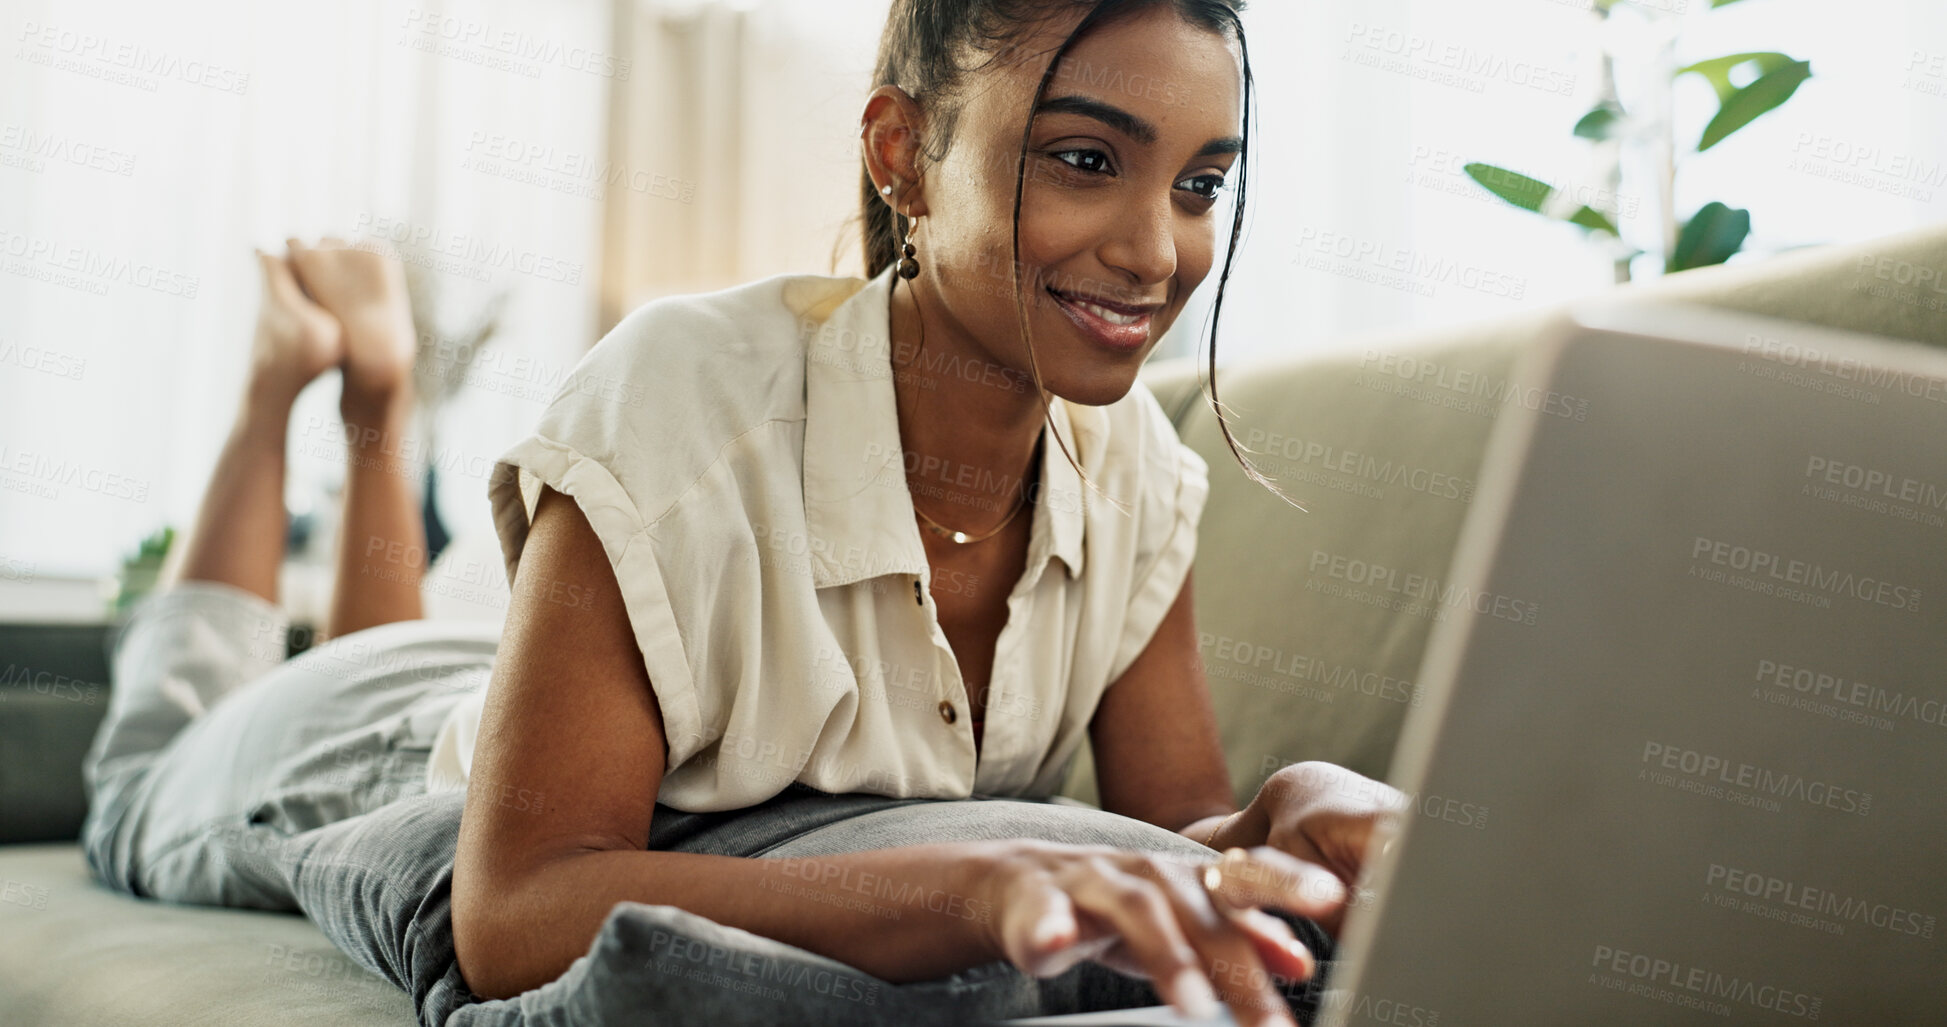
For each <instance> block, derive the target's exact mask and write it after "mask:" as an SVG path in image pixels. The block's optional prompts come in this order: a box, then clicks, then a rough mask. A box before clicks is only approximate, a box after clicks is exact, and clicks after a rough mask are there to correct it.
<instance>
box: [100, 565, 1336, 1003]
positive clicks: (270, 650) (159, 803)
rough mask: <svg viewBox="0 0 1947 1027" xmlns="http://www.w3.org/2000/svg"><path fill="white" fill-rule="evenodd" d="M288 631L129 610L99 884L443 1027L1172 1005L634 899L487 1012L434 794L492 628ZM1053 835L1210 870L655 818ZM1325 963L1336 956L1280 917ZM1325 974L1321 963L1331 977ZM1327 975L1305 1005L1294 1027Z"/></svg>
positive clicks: (861, 813)
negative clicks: (1112, 856)
mask: <svg viewBox="0 0 1947 1027" xmlns="http://www.w3.org/2000/svg"><path fill="white" fill-rule="evenodd" d="M285 630H286V621H285V619H284V617H283V616H282V615H281V614H280V613H279V612H278V611H277V610H276V609H275V608H274V607H272V606H271V605H269V604H267V603H265V602H264V601H263V600H261V599H259V598H258V597H256V596H254V595H251V594H249V593H246V592H243V591H241V590H239V589H235V588H231V587H229V586H225V585H217V584H211V583H204V582H188V583H184V584H182V585H179V586H177V587H175V588H173V589H170V590H169V591H167V592H164V593H162V594H160V595H156V596H153V597H150V598H149V599H148V600H146V601H144V602H143V603H142V604H141V605H139V606H138V607H137V609H136V610H135V612H134V614H133V615H132V616H131V617H130V620H129V622H128V624H127V625H126V626H125V627H124V628H123V631H122V634H121V637H120V638H119V639H118V641H117V645H116V651H115V657H114V668H113V674H114V688H113V692H112V694H111V697H110V701H109V709H108V714H107V717H106V719H105V720H104V721H103V723H102V725H101V728H100V730H99V732H98V734H97V735H96V737H95V740H94V745H93V747H92V748H91V749H90V751H89V754H88V758H87V763H86V766H85V767H84V773H85V778H86V782H87V787H88V790H89V796H90V805H89V812H88V818H87V820H86V822H85V823H84V824H83V826H82V839H81V840H82V845H83V847H84V850H85V852H86V854H87V858H88V863H89V866H90V867H91V868H92V869H93V871H94V873H95V874H96V875H97V876H98V877H99V878H100V879H101V880H102V881H103V882H104V883H106V884H108V885H109V886H111V887H114V888H117V889H119V890H122V891H125V892H128V893H129V894H132V895H137V896H146V897H152V898H156V899H162V900H167V901H173V902H185V903H198V904H205V905H221V906H239V907H252V908H259V909H272V910H289V911H300V912H303V913H304V914H305V915H307V916H309V917H310V918H311V920H312V921H313V922H314V923H316V924H317V926H318V927H319V929H320V930H322V931H323V932H324V933H325V934H326V935H327V936H328V937H330V939H331V940H332V942H333V943H334V944H336V945H337V946H338V947H339V948H340V949H342V950H343V951H344V952H345V953H346V954H347V955H348V956H350V957H351V958H352V959H353V960H355V961H356V962H358V963H359V964H361V965H363V966H365V967H366V968H368V969H370V970H372V971H373V972H375V973H378V974H380V975H382V976H384V977H385V978H386V979H387V980H390V981H391V982H392V983H393V984H395V985H397V986H398V987H400V988H401V989H403V990H405V991H406V992H407V993H408V994H410V995H411V996H412V999H413V1003H414V1006H415V1008H416V1009H417V1011H418V1016H419V1021H420V1022H421V1023H422V1024H425V1025H427V1027H442V1025H444V1027H470V1025H483V1027H484V1025H492V1027H530V1025H543V1024H550V1025H551V1024H564V1025H565V1024H578V1025H580V1024H610V1023H613V1024H621V1023H642V1022H655V1021H659V1020H662V1019H665V1018H667V1019H670V1020H672V1021H675V1022H695V1023H711V1024H727V1025H745V1024H750V1025H756V1024H775V1023H791V1024H806V1025H825V1024H829V1025H834V1027H836V1025H840V1024H862V1023H864V1024H873V1023H884V1024H895V1023H896V1024H900V1025H902V1027H927V1025H933V1024H957V1023H990V1022H993V1021H996V1020H1000V1019H1005V1018H1010V1017H1017V1016H1032V1015H1047V1014H1053V1013H1066V1012H1080V1011H1087V1010H1097V1009H1116V1008H1125V1007H1130V1006H1141V1005H1150V1004H1154V1003H1155V1002H1156V1001H1157V997H1156V993H1155V991H1154V990H1153V989H1152V988H1150V986H1149V985H1148V984H1147V983H1146V982H1143V981H1139V980H1135V979H1133V978H1129V977H1125V976H1123V975H1121V974H1117V973H1115V972H1113V971H1110V970H1108V969H1106V968H1103V967H1101V966H1099V965H1097V964H1093V963H1084V964H1082V965H1080V966H1077V967H1075V968H1074V969H1072V970H1070V971H1068V972H1067V973H1065V974H1062V975H1061V976H1059V977H1054V978H1049V979H1045V980H1042V979H1036V978H1032V977H1029V976H1026V975H1024V974H1022V973H1020V972H1019V971H1017V970H1015V969H1014V968H1013V967H1012V966H1011V965H1009V964H1007V963H1005V962H996V963H990V964H986V965H983V966H977V967H973V968H970V969H968V970H965V971H963V972H960V973H957V974H953V975H951V976H949V977H946V978H943V979H940V980H937V981H926V982H920V983H913V984H900V985H895V984H891V983H888V982H885V981H882V980H879V979H877V978H874V977H872V976H870V975H868V974H865V973H863V972H861V971H859V970H856V969H854V968H852V967H850V966H847V965H846V964H843V963H840V962H837V961H835V960H831V959H827V958H825V957H823V956H820V955H817V954H815V953H812V952H808V951H806V950H804V949H800V948H797V947H795V946H792V945H786V944H783V943H781V942H777V941H773V940H771V939H769V938H764V937H760V936H757V935H753V934H750V933H748V932H745V931H741V930H736V929H734V928H729V927H725V926H723V925H721V924H717V923H715V922H713V921H710V920H707V919H704V918H703V917H700V916H696V915H694V914H691V913H687V912H684V911H683V910H681V909H678V908H676V907H673V906H657V905H647V904H643V903H636V902H623V903H618V904H617V905H616V906H615V908H614V909H613V910H611V911H610V913H609V916H608V919H607V920H606V921H605V922H604V923H603V925H602V928H601V931H600V933H599V934H598V935H597V936H596V937H595V938H594V940H593V943H592V944H591V945H590V947H589V950H588V953H587V954H586V955H584V956H582V957H581V958H579V959H577V960H576V961H575V962H574V964H573V965H571V966H570V967H569V969H568V970H567V971H566V972H565V973H564V974H563V975H562V976H561V977H560V978H559V979H557V980H555V981H554V982H552V983H550V984H547V985H544V986H542V987H539V988H536V989H534V990H532V991H529V992H527V993H525V994H523V995H519V996H516V997H514V998H511V999H504V1000H486V999H481V998H480V997H478V996H476V995H474V994H473V993H471V992H470V991H468V990H467V987H466V984H465V982H464V980H463V979H462V978H461V976H460V972H459V968H458V966H457V964H456V962H455V960H454V955H453V937H452V929H451V889H452V872H453V854H454V851H455V843H456V840H457V838H458V835H459V826H460V813H461V810H462V808H463V806H464V804H465V793H464V792H443V793H435V794H428V793H427V792H426V789H425V783H424V778H425V768H426V759H427V756H428V754H429V752H430V749H431V746H432V741H433V738H434V736H435V734H436V732H437V730H438V727H439V724H440V722H441V720H442V719H443V717H444V715H445V713H446V711H447V710H448V709H449V708H450V707H451V706H452V704H453V703H454V702H457V701H458V700H459V699H461V698H462V697H464V696H465V695H467V694H469V693H470V692H472V691H474V690H477V689H480V688H484V687H485V686H486V681H487V677H488V671H489V668H490V667H491V663H492V659H493V653H494V648H495V643H496V641H497V637H498V629H497V627H494V626H491V625H476V624H467V623H450V622H431V621H409V622H403V623H399V624H388V625H384V626H381V627H376V628H371V629H369V630H366V631H360V632H356V633H354V634H351V635H346V636H343V637H341V638H338V639H334V640H332V641H330V642H327V643H325V644H323V645H321V646H318V647H317V648H315V649H312V650H309V651H307V652H305V653H303V654H300V655H299V656H298V657H297V658H295V659H292V660H289V661H286V660H284V659H283V655H284V637H285ZM997 838H1039V839H1045V840H1049V841H1061V842H1072V843H1078V844H1102V845H1113V846H1116V847H1119V848H1127V849H1142V850H1149V851H1159V852H1164V853H1171V854H1176V855H1178V856H1181V857H1184V858H1192V859H1203V858H1209V857H1210V856H1211V855H1212V853H1211V852H1210V850H1209V849H1206V848H1204V847H1203V846H1200V845H1198V844H1196V843H1195V842H1192V841H1189V840H1187V839H1185V838H1182V837H1180V836H1178V835H1176V834H1174V833H1172V832H1170V831H1166V830H1163V829H1161V828H1158V827H1155V826H1152V825H1149V824H1145V823H1142V822H1140V821H1136V820H1132V819H1130V818H1126V817H1121V816H1117V815H1115V814H1111V813H1106V812H1102V811H1100V810H1094V809H1088V808H1083V807H1079V806H1069V805H1062V804H1055V803H1040V802H1025V801H1014V800H1007V799H997V798H976V799H969V800H925V799H890V798H885V797H882V796H871V795H829V794H826V793H823V792H819V791H816V790H814V789H810V788H807V787H804V786H794V787H792V788H791V789H788V790H786V791H785V792H783V793H782V794H780V795H778V796H777V797H775V798H773V799H771V800H769V801H767V802H765V803H762V804H760V805H758V806H754V807H751V808H749V809H744V810H736V811H730V812H724V813H703V814H694V813H686V812H683V811H680V810H674V809H670V808H668V807H664V806H658V807H657V809H656V815H655V817H654V820H653V822H652V828H651V833H650V840H649V848H651V849H657V850H669V851H683V852H701V853H712V854H720V855H733V856H746V857H786V856H796V857H803V856H816V855H830V854H834V853H841V852H855V851H862V850H867V849H879V848H889V847H893V846H898V845H906V844H916V843H921V842H942V841H964V840H973V839H997ZM1287 919H1288V920H1289V922H1291V923H1292V925H1293V927H1294V929H1296V930H1297V931H1298V932H1299V937H1300V939H1301V940H1303V941H1305V942H1306V944H1308V945H1310V946H1311V947H1312V949H1313V951H1314V952H1316V953H1318V954H1319V956H1320V958H1321V959H1326V958H1329V956H1330V952H1331V947H1330V941H1329V939H1328V938H1327V937H1326V936H1325V935H1324V934H1323V933H1322V932H1320V931H1319V930H1318V929H1317V928H1316V926H1315V925H1313V924H1311V923H1310V922H1308V921H1305V920H1301V919H1297V918H1290V917H1288V918H1287ZM1323 965H1324V964H1321V966H1323ZM1323 977H1324V975H1323V974H1322V973H1321V974H1320V975H1319V976H1318V977H1317V978H1315V979H1314V981H1313V982H1311V983H1310V984H1306V985H1293V986H1291V987H1290V988H1289V989H1288V990H1287V996H1288V997H1289V999H1290V1000H1291V1002H1292V1005H1293V1008H1294V1009H1295V1010H1297V1011H1298V1012H1299V1014H1300V1016H1301V1018H1304V1019H1307V1020H1308V1019H1309V1017H1310V1014H1311V1013H1312V1011H1313V1010H1314V1009H1315V1007H1316V1003H1317V996H1318V993H1319V988H1320V986H1321V984H1322V981H1323Z"/></svg>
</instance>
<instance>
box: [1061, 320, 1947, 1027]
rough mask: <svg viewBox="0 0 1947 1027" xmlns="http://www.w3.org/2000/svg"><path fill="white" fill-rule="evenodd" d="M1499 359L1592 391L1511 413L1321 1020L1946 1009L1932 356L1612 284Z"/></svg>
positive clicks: (1424, 1024) (1892, 1014) (1937, 407)
mask: <svg viewBox="0 0 1947 1027" xmlns="http://www.w3.org/2000/svg"><path fill="white" fill-rule="evenodd" d="M1515 376H1516V378H1517V380H1520V381H1523V382H1525V383H1527V385H1528V387H1530V388H1533V389H1537V390H1541V392H1540V393H1539V394H1541V395H1546V394H1547V393H1549V392H1553V393H1557V394H1561V395H1571V396H1576V397H1580V398H1586V399H1587V400H1588V403H1587V406H1586V409H1585V410H1580V409H1578V411H1577V412H1576V414H1575V415H1574V416H1562V413H1561V408H1560V407H1559V405H1553V406H1551V405H1550V404H1546V403H1532V404H1515V403H1511V404H1508V405H1507V406H1506V407H1504V408H1503V410H1504V412H1503V413H1502V414H1501V415H1500V419H1499V421H1498V423H1497V424H1496V425H1495V428H1494V431H1493V434H1492V436H1491V438H1490V441H1489V444H1488V448H1487V452H1486V455H1485V460H1484V463H1483V467H1482V470H1481V474H1480V478H1479V491H1478V493H1477V495H1476V498H1475V500H1474V503H1473V506H1472V508H1471V510H1470V511H1469V514H1468V517H1467V520H1466V523H1465V525H1464V527H1463V529H1462V534H1461V538H1460V543H1459V546H1458V548H1457V555H1456V557H1455V562H1454V566H1453V568H1452V572H1451V573H1450V574H1449V575H1448V578H1447V584H1446V585H1443V586H1442V587H1452V588H1455V589H1464V590H1466V594H1468V595H1471V596H1473V597H1475V599H1477V600H1478V601H1474V602H1469V603H1467V604H1466V605H1465V606H1463V607H1462V609H1471V610H1473V611H1478V612H1474V613H1471V614H1469V615H1468V616H1464V617H1461V616H1456V617H1451V618H1448V619H1446V620H1444V621H1442V622H1440V623H1438V624H1436V626H1435V627H1434V631H1433V634H1432V636H1431V637H1430V638H1429V640H1428V647H1427V652H1426V656H1425V661H1424V663H1423V666H1422V672H1421V675H1420V683H1421V686H1422V687H1423V689H1425V696H1426V701H1425V702H1424V703H1423V704H1422V705H1421V706H1419V707H1418V708H1416V709H1414V710H1411V711H1409V714H1408V717H1407V720H1406V723H1405V725H1404V729H1403V731H1402V734H1401V738H1400V742H1399V746H1398V755H1397V756H1396V757H1395V762H1394V766H1393V768H1392V773H1391V774H1390V780H1391V781H1392V782H1393V784H1394V785H1396V786H1397V787H1398V788H1400V789H1401V790H1402V791H1403V792H1404V793H1405V794H1406V796H1407V798H1408V803H1407V805H1406V806H1405V808H1404V809H1403V810H1402V812H1401V814H1400V815H1399V816H1398V817H1397V818H1395V819H1394V820H1392V821H1391V823H1390V825H1389V835H1390V837H1392V838H1393V840H1394V844H1393V845H1392V846H1391V848H1390V850H1389V851H1388V853H1387V854H1386V855H1385V856H1384V857H1381V858H1377V859H1375V861H1374V862H1373V863H1372V864H1371V865H1370V866H1369V867H1368V870H1367V875H1366V877H1367V879H1366V880H1365V881H1364V882H1362V888H1361V889H1360V891H1359V895H1358V901H1357V903H1356V905H1355V908H1354V909H1353V910H1352V912H1351V913H1350V915H1348V917H1347V922H1346V928H1345V932H1344V934H1343V936H1342V937H1341V939H1340V950H1339V953H1338V955H1339V959H1338V961H1337V963H1336V964H1335V968H1334V972H1333V976H1332V979H1331V980H1330V981H1329V982H1328V985H1329V986H1328V989H1327V990H1326V992H1325V994H1324V1001H1323V1003H1322V1005H1321V1010H1320V1014H1319V1017H1318V1020H1317V1022H1318V1023H1319V1024H1321V1025H1323V1027H1355V1025H1367V1024H1386V1025H1391V1027H1461V1025H1468V1024H1496V1025H1521V1024H1551V1025H1553V1024H1569V1023H1572V1024H1578V1025H1582V1024H1644V1023H1655V1024H1668V1025H1678V1027H1682V1025H1690V1024H1711V1025H1719V1024H1727V1023H1730V1024H1743V1023H1752V1024H1794V1023H1813V1022H1819V1023H1837V1024H1895V1023H1898V1024H1909V1023H1922V1022H1939V1023H1947V1000H1943V998H1942V996H1941V992H1940V986H1941V982H1942V980H1943V976H1942V971H1943V970H1947V940H1943V935H1944V934H1947V925H1941V924H1940V923H1939V920H1940V918H1941V917H1942V916H1943V915H1947V352H1941V351H1937V350H1934V349H1931V348H1928V347H1925V346H1922V345H1919V344H1916V343H1908V342H1896V341H1892V340H1886V339H1879V338H1873V337H1867V336H1860V335H1855V334H1848V333H1843V332H1837V331H1833V330H1829V329H1823V328H1818V327H1814V326H1809V325H1805V324H1801V323H1797V322H1786V321H1777V320H1772V319H1767V318H1759V317H1754V316H1750V315H1742V314H1734V313H1729V312H1724V311H1720V310H1716V309H1710V308H1703V307H1696V306H1688V305H1664V304H1657V305H1651V304H1645V303H1641V302H1634V303H1631V302H1626V301H1625V302H1616V301H1613V300H1610V301H1599V302H1596V303H1593V304H1590V305H1585V306H1581V307H1577V308H1574V309H1573V310H1572V311H1571V312H1570V313H1568V314H1565V315H1563V316H1562V317H1561V318H1560V319H1558V320H1557V321H1556V322H1554V323H1553V324H1552V325H1551V327H1550V328H1549V329H1548V330H1547V331H1546V332H1545V333H1544V335H1543V337H1542V338H1540V339H1539V340H1538V342H1537V344H1536V345H1535V346H1534V347H1533V348H1532V349H1530V350H1529V351H1527V352H1526V353H1525V354H1524V357H1523V361H1522V364H1521V366H1520V367H1519V368H1518V369H1517V372H1516V375H1515ZM1504 610H1505V611H1516V610H1519V611H1523V613H1522V615H1521V616H1504V615H1501V614H1500V612H1499V611H1504ZM1530 611H1531V612H1533V614H1534V616H1532V617H1530V616H1528V615H1527V612H1530ZM1455 804H1459V805H1460V806H1461V807H1464V808H1471V809H1474V810H1476V811H1477V812H1484V813H1485V815H1484V816H1480V815H1477V816H1472V817H1452V816H1447V815H1445V811H1446V810H1448V809H1449V808H1452V807H1454V805H1455ZM1167 1014H1168V1010H1167V1008H1166V1007H1156V1008H1153V1009H1149V1010H1140V1011H1138V1010H1131V1011H1128V1014H1127V1015H1129V1016H1131V1017H1135V1018H1132V1019H1127V1020H1113V1019H1109V1020H1104V1019H1099V1017H1101V1016H1103V1015H1105V1014H1092V1015H1093V1016H1095V1017H1098V1019H1094V1020H1091V1021H1087V1022H1095V1023H1104V1024H1106V1023H1120V1022H1129V1023H1137V1022H1141V1023H1158V1024H1161V1023H1172V1022H1185V1021H1175V1020H1173V1019H1171V1018H1170V1017H1169V1016H1168V1015H1167ZM1032 1022H1045V1023H1051V1024H1063V1023H1066V1024H1079V1023H1082V1022H1084V1021H1083V1020H1082V1019H1081V1018H1077V1017H1065V1018H1064V1017H1054V1018H1044V1019H1042V1020H1039V1021H1032Z"/></svg>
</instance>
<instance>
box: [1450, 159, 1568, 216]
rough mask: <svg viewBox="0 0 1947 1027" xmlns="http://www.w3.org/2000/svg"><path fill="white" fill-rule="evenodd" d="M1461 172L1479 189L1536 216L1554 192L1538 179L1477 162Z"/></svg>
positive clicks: (1553, 188) (1550, 186)
mask: <svg viewBox="0 0 1947 1027" xmlns="http://www.w3.org/2000/svg"><path fill="white" fill-rule="evenodd" d="M1462 170H1464V171H1466V172H1467V177H1468V178H1471V179H1473V180H1474V181H1476V182H1478V183H1480V186H1481V188H1483V189H1486V190H1487V191H1488V192H1490V193H1493V194H1494V195H1496V196H1499V197H1500V198H1501V199H1504V200H1506V201H1508V202H1509V203H1512V204H1514V205H1515V206H1517V207H1520V208H1521V209H1522V210H1532V211H1534V212H1535V213H1537V214H1539V213H1541V205H1542V204H1543V203H1544V202H1546V201H1547V200H1548V195H1549V194H1550V193H1553V192H1554V191H1555V187H1554V186H1552V185H1549V184H1548V183H1547V182H1543V181H1541V180H1540V179H1537V178H1529V177H1528V176H1527V175H1524V174H1522V173H1520V172H1519V171H1509V170H1508V169H1506V168H1499V167H1495V166H1494V165H1492V164H1482V163H1480V162H1479V161H1475V162H1474V163H1472V164H1469V165H1467V166H1466V167H1465V168H1463V169H1462Z"/></svg>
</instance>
